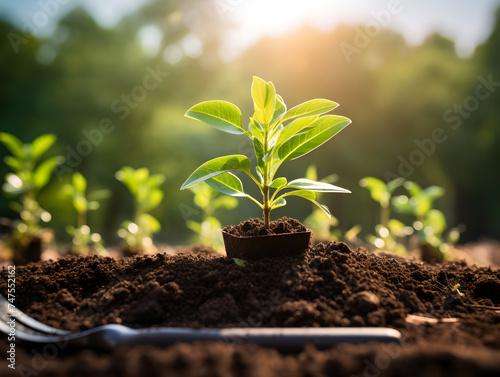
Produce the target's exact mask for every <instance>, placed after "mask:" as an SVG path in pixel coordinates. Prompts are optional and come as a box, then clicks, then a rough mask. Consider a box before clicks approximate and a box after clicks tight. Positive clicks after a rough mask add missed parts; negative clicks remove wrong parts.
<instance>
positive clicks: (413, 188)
mask: <svg viewBox="0 0 500 377" xmlns="http://www.w3.org/2000/svg"><path fill="white" fill-rule="evenodd" d="M404 187H405V188H406V189H407V190H408V193H409V194H410V197H408V196H407V195H399V196H396V197H394V198H393V199H392V204H393V206H394V209H395V210H396V211H397V212H399V213H402V214H407V215H412V216H414V217H415V221H414V222H413V228H414V229H415V231H416V232H415V234H416V235H417V237H418V240H419V245H420V247H421V249H422V254H423V259H430V260H432V259H435V260H436V261H442V260H443V259H444V258H445V255H446V252H447V251H448V250H449V248H450V245H454V244H455V243H456V242H458V240H459V238H460V230H459V229H458V228H452V229H450V230H449V231H448V232H447V234H446V236H445V235H444V233H445V230H446V227H447V225H446V218H445V216H444V214H443V212H441V211H440V210H437V209H435V208H434V201H435V200H436V199H438V198H440V197H442V196H443V195H444V194H445V190H444V188H442V187H439V186H429V187H427V188H425V189H422V188H421V187H420V186H419V185H418V184H416V183H415V182H411V181H406V182H405V183H404ZM425 255H427V256H425Z"/></svg>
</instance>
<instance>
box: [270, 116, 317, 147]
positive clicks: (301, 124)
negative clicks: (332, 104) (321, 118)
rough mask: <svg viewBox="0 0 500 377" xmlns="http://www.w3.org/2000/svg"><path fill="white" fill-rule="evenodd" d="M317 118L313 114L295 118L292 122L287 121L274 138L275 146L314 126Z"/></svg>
mask: <svg viewBox="0 0 500 377" xmlns="http://www.w3.org/2000/svg"><path fill="white" fill-rule="evenodd" d="M317 119H318V116H317V115H314V116H311V117H305V118H300V119H296V120H294V121H293V122H291V123H289V124H288V125H287V126H285V127H284V128H283V129H282V130H281V132H280V133H279V135H278V138H277V140H276V147H279V146H281V144H283V143H284V142H285V141H287V140H288V139H290V138H291V137H292V136H294V135H296V134H298V133H299V132H301V131H305V130H307V129H308V128H310V127H314V125H315V123H314V121H316V120H317Z"/></svg>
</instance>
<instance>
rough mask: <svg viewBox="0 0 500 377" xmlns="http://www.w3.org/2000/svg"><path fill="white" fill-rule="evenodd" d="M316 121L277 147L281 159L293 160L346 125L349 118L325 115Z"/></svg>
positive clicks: (325, 140) (348, 122)
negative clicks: (312, 125)
mask: <svg viewBox="0 0 500 377" xmlns="http://www.w3.org/2000/svg"><path fill="white" fill-rule="evenodd" d="M316 123H317V125H316V126H315V127H314V128H312V129H311V130H309V131H307V132H305V133H302V134H298V135H295V136H293V137H291V138H290V139H288V140H287V141H285V142H284V143H283V145H281V147H280V148H279V149H278V156H279V158H280V160H281V161H289V160H294V159H296V158H299V157H301V156H304V155H305V154H307V153H309V152H311V151H313V150H314V149H316V148H318V147H319V146H320V145H322V144H323V143H325V142H327V141H328V140H329V139H331V138H332V137H334V136H335V135H336V134H337V133H339V132H340V131H342V130H343V129H344V128H345V127H347V126H348V125H349V124H350V123H351V120H350V119H348V118H345V117H341V116H337V115H325V116H324V117H321V118H319V119H318V120H317V121H316Z"/></svg>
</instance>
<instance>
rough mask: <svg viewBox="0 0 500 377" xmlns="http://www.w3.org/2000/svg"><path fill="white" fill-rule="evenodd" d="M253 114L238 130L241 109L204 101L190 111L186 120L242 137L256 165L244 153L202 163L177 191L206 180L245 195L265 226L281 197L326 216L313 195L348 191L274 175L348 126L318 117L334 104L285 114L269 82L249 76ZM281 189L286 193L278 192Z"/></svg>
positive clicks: (322, 102)
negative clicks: (250, 186) (246, 180)
mask: <svg viewBox="0 0 500 377" xmlns="http://www.w3.org/2000/svg"><path fill="white" fill-rule="evenodd" d="M251 93H252V99H253V104H254V110H255V112H254V114H253V116H252V117H250V122H249V124H248V129H244V128H243V126H242V115H241V111H240V109H239V108H238V107H237V106H235V105H233V104H232V103H229V102H226V101H218V100H215V101H207V102H202V103H199V104H197V105H195V106H193V107H191V108H190V109H189V110H188V111H187V112H186V116H187V117H189V118H193V119H197V120H200V121H202V122H204V123H206V124H208V125H209V126H212V127H214V128H217V129H219V130H221V131H224V132H227V133H230V134H235V135H244V136H246V137H247V138H249V139H250V140H251V142H252V144H253V149H254V153H255V157H256V160H257V166H256V168H255V174H253V173H252V171H251V164H250V160H249V158H248V157H247V156H244V155H240V154H237V155H229V156H223V157H218V158H215V159H213V160H210V161H207V162H205V163H204V164H202V165H201V166H200V167H198V168H197V169H196V170H195V171H194V172H193V173H192V174H191V175H190V176H189V177H188V179H187V180H186V181H185V182H184V183H183V185H182V186H181V190H184V189H186V188H189V187H191V186H194V185H196V184H198V183H201V182H206V183H207V184H208V185H209V186H211V187H212V188H214V189H215V190H217V191H220V192H222V193H223V194H226V195H230V196H235V197H246V198H249V199H250V200H252V201H253V202H255V203H256V204H257V205H258V206H259V207H260V208H261V209H262V211H263V215H264V224H265V227H266V228H269V225H270V213H271V211H272V210H273V209H275V208H278V207H282V206H284V205H286V198H287V197H290V196H297V197H301V198H304V199H307V200H309V201H311V202H313V203H314V204H315V205H317V206H318V207H319V208H321V210H322V211H323V212H325V213H326V214H327V216H328V217H331V215H330V211H329V210H328V208H327V207H326V206H324V205H322V204H320V203H318V202H317V201H316V194H315V193H316V192H320V193H322V192H342V193H348V192H350V191H348V190H346V189H343V188H341V187H337V186H333V185H331V184H329V183H324V182H316V181H313V180H310V179H306V178H300V179H295V180H293V181H291V182H288V180H287V179H286V178H285V177H276V174H277V172H278V169H279V167H280V166H281V164H283V163H284V162H287V161H291V160H295V159H297V158H299V157H302V156H304V155H306V154H307V153H309V152H311V151H313V150H314V149H316V148H318V147H319V146H320V145H322V144H323V143H325V142H326V141H328V140H330V139H331V138H332V137H333V136H335V135H336V134H337V133H339V132H340V131H342V130H343V129H344V128H345V127H347V126H348V125H349V124H350V123H351V120H350V119H348V118H345V117H342V116H339V115H323V114H325V113H328V112H330V111H331V110H333V109H335V108H336V107H337V106H338V104H337V103H336V102H333V101H330V100H326V99H313V100H310V101H307V102H304V103H302V104H300V105H298V106H295V107H293V108H291V109H290V110H287V107H286V105H285V102H284V101H283V98H281V96H279V95H278V94H276V89H275V88H274V85H273V83H272V82H270V81H269V82H265V81H264V80H262V79H261V78H258V77H254V78H253V83H252V90H251ZM231 171H242V172H244V173H245V174H247V175H248V176H249V177H250V178H251V179H252V180H253V181H254V182H255V184H256V185H257V186H258V187H259V189H260V192H261V194H262V201H259V200H257V199H256V198H254V197H252V196H250V195H249V194H247V193H245V191H244V189H243V184H242V182H241V180H240V179H239V178H238V177H237V176H236V175H235V174H233V173H232V172H231ZM284 190H290V191H286V192H284V193H283V191H284Z"/></svg>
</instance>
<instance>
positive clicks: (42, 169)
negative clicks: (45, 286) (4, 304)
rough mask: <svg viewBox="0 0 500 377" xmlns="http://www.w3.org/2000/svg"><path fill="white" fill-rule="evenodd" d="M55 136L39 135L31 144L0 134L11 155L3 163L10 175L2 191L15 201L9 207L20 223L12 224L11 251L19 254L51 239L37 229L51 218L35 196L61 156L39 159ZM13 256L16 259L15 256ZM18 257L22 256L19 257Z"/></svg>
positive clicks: (41, 230)
mask: <svg viewBox="0 0 500 377" xmlns="http://www.w3.org/2000/svg"><path fill="white" fill-rule="evenodd" d="M55 141H56V136H55V135H52V134H45V135H41V136H39V137H38V138H36V139H35V140H33V142H32V143H27V144H23V143H22V142H21V140H19V139H18V138H17V137H16V136H14V135H11V134H9V133H6V132H0V142H2V144H4V145H5V147H6V148H7V149H8V150H9V151H10V153H11V154H12V155H11V156H6V157H5V160H4V161H5V164H6V165H7V166H9V167H10V168H11V169H12V171H13V173H7V174H6V176H5V183H4V184H3V186H2V188H3V191H4V192H5V193H6V194H7V195H8V196H11V197H17V198H18V201H13V202H11V203H10V206H11V208H12V209H13V210H14V211H16V212H18V213H19V215H20V220H18V221H16V222H14V233H13V238H12V241H13V249H14V250H16V251H17V252H20V253H22V252H23V250H25V249H26V248H28V246H29V245H30V243H31V242H33V241H35V242H37V243H38V241H36V239H39V240H41V239H47V238H51V236H50V235H49V233H48V232H46V231H44V230H43V229H42V228H41V227H40V225H39V224H40V221H42V222H45V223H46V222H49V221H50V220H51V218H52V216H51V215H50V213H49V212H47V211H46V210H45V209H43V208H42V207H41V206H40V204H39V203H38V193H39V192H40V190H41V189H43V188H44V187H45V186H46V185H47V184H48V182H49V180H50V177H51V176H52V173H53V172H54V170H55V168H56V167H57V165H59V164H60V163H62V162H63V161H64V157H62V156H55V157H49V158H47V159H45V160H42V155H43V154H45V153H46V152H47V151H48V150H49V149H50V148H51V147H52V145H53V144H54V143H55ZM15 257H16V256H15ZM19 257H20V258H22V256H20V255H19Z"/></svg>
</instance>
